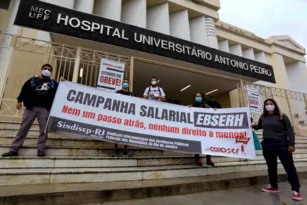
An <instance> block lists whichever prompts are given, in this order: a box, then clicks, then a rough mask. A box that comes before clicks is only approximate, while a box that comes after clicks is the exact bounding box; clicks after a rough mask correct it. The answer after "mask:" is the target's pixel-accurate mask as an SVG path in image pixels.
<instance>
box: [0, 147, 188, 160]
mask: <svg viewBox="0 0 307 205" xmlns="http://www.w3.org/2000/svg"><path fill="white" fill-rule="evenodd" d="M9 148H10V146H9V145H0V153H5V152H7V151H8V150H9ZM113 151H114V149H107V148H97V147H96V148H92V147H68V146H66V147H64V146H61V147H58V146H52V147H46V155H48V156H101V157H109V156H111V155H112V153H113ZM129 152H130V153H131V154H132V156H191V155H190V154H183V153H176V152H167V151H162V150H155V149H144V148H138V147H131V148H130V150H129ZM19 155H20V156H36V155H37V147H36V146H23V147H22V148H20V150H19Z"/></svg>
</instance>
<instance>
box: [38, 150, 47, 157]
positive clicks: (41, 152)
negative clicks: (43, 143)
mask: <svg viewBox="0 0 307 205" xmlns="http://www.w3.org/2000/svg"><path fill="white" fill-rule="evenodd" d="M37 156H38V157H45V156H46V154H45V152H44V151H38V152H37Z"/></svg>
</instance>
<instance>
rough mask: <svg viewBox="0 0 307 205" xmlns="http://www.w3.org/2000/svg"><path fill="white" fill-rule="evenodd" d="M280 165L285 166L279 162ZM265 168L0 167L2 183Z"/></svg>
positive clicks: (260, 164) (303, 163) (259, 167)
mask: <svg viewBox="0 0 307 205" xmlns="http://www.w3.org/2000/svg"><path fill="white" fill-rule="evenodd" d="M278 167H279V168H282V166H281V165H280V164H279V165H278ZM296 167H298V168H301V167H303V168H304V167H307V160H305V159H301V160H298V161H297V162H296ZM266 169H267V166H266V164H265V162H264V161H253V162H236V163H216V167H214V168H211V167H209V168H208V167H198V166H195V165H173V166H159V167H157V166H146V167H104V168H92V167H91V168H40V169H38V168H33V169H29V168H28V169H0V185H2V186H7V185H21V184H22V185H24V184H56V183H89V182H114V181H134V180H153V179H168V178H181V177H196V176H199V177H201V176H207V175H218V174H229V173H241V172H255V171H263V170H266Z"/></svg>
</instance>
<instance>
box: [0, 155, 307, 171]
mask: <svg viewBox="0 0 307 205" xmlns="http://www.w3.org/2000/svg"><path fill="white" fill-rule="evenodd" d="M293 156H294V160H295V162H297V161H298V162H299V161H300V160H302V159H306V158H307V154H295V155H293ZM201 159H202V162H203V164H206V159H205V157H202V158H201ZM212 160H213V162H214V163H215V164H216V165H217V166H219V165H223V163H228V165H229V166H232V165H237V163H245V164H248V163H249V162H250V161H251V162H254V161H261V163H262V162H263V161H265V160H264V157H263V156H257V159H256V160H248V161H247V160H245V159H237V158H230V157H218V156H213V157H212ZM172 165H195V158H194V157H193V156H160V157H159V156H150V157H132V158H110V157H92V156H90V157H83V156H74V157H60V156H57V157H54V156H53V157H50V156H47V157H45V158H38V157H25V156H21V157H10V158H2V159H1V164H0V169H3V168H73V167H76V168H83V167H88V168H89V167H94V168H103V167H146V166H172Z"/></svg>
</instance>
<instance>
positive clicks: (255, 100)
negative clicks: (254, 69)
mask: <svg viewBox="0 0 307 205" xmlns="http://www.w3.org/2000/svg"><path fill="white" fill-rule="evenodd" d="M247 96H248V103H249V107H250V111H251V112H253V113H257V114H261V113H262V106H261V98H260V94H259V92H258V89H257V88H247Z"/></svg>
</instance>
